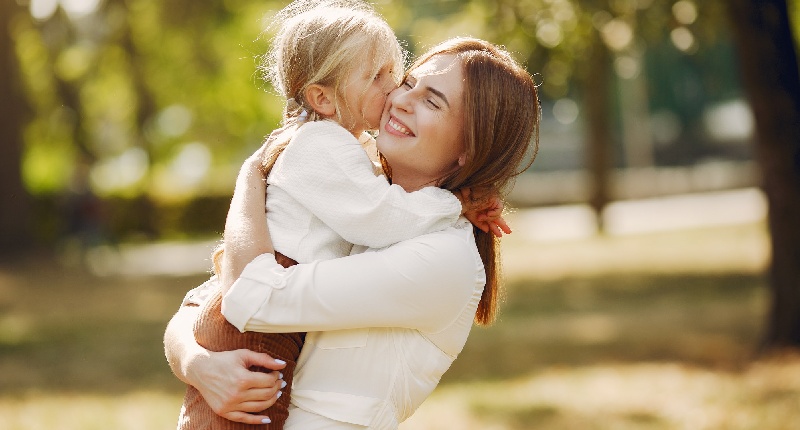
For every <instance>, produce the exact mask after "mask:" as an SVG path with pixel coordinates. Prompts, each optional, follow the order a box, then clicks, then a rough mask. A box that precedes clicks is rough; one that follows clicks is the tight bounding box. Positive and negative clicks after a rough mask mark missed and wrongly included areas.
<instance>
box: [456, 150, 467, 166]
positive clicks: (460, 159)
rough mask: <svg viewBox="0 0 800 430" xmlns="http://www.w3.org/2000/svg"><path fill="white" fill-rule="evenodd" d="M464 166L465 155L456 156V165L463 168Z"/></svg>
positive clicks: (465, 161)
mask: <svg viewBox="0 0 800 430" xmlns="http://www.w3.org/2000/svg"><path fill="white" fill-rule="evenodd" d="M465 164H467V153H466V152H462V153H461V155H459V156H458V165H459V166H460V167H464V165H465Z"/></svg>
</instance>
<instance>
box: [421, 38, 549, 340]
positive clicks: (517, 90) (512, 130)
mask: <svg viewBox="0 0 800 430" xmlns="http://www.w3.org/2000/svg"><path fill="white" fill-rule="evenodd" d="M440 54H453V55H456V56H457V57H458V58H459V59H460V60H461V65H462V67H463V72H464V124H465V130H464V140H465V148H466V163H465V164H464V166H462V167H461V168H460V169H458V170H456V171H454V172H453V173H451V174H449V175H447V176H445V177H444V178H441V179H440V180H439V181H437V185H438V186H439V187H441V188H445V189H448V190H457V189H460V188H467V187H468V188H471V189H473V190H482V191H483V192H487V191H489V192H496V193H499V194H500V195H501V196H502V195H505V194H506V193H507V192H508V190H509V188H510V186H511V184H512V182H513V179H514V178H515V177H516V176H517V175H519V174H521V173H522V172H524V171H525V170H526V169H527V168H528V167H530V165H531V163H533V160H534V158H535V157H536V152H537V151H538V149H539V118H540V110H541V108H540V105H539V96H538V92H537V89H536V84H535V82H534V80H533V78H532V77H531V75H530V73H528V72H527V71H526V70H525V69H524V68H523V67H522V66H521V65H519V64H518V63H517V62H516V61H515V60H514V59H513V58H512V57H511V55H510V54H509V53H508V52H507V51H505V50H504V49H502V48H500V47H498V46H496V45H494V44H491V43H489V42H486V41H484V40H480V39H474V38H454V39H450V40H447V41H445V42H443V43H441V44H439V45H437V46H435V47H433V48H432V49H430V50H429V51H428V52H427V53H425V54H424V55H423V56H421V57H420V58H418V59H417V60H416V62H415V63H414V64H413V65H412V66H411V69H410V70H413V69H415V68H416V67H418V66H420V65H421V64H423V63H425V62H426V61H428V60H429V59H430V58H431V57H433V56H435V55H440ZM473 231H474V234H475V241H476V243H477V246H478V252H479V253H480V255H481V259H482V260H483V265H484V268H485V271H486V286H485V287H484V290H483V295H482V296H481V301H480V304H479V305H478V310H477V312H476V314H475V322H476V323H477V324H480V325H488V324H491V323H492V322H493V321H494V318H495V315H496V312H497V301H498V298H499V290H500V278H501V273H500V249H499V245H500V242H499V239H497V238H495V237H494V236H493V235H492V234H490V233H484V232H483V231H481V230H479V229H478V228H473Z"/></svg>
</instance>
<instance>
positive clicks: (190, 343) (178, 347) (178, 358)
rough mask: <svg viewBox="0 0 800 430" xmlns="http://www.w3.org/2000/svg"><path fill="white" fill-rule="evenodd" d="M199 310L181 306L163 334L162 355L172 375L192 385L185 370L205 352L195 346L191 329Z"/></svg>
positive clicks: (195, 307) (194, 307)
mask: <svg viewBox="0 0 800 430" xmlns="http://www.w3.org/2000/svg"><path fill="white" fill-rule="evenodd" d="M199 312H200V308H199V307H197V306H181V308H180V309H179V310H178V312H177V313H176V314H175V315H174V316H173V317H172V319H171V320H170V321H169V324H167V329H166V331H165V332H164V355H165V356H166V357H167V362H168V363H169V367H170V368H171V369H172V373H174V374H175V376H177V377H178V379H180V380H181V381H183V382H185V383H187V384H192V381H190V379H191V378H190V376H189V372H188V371H187V369H188V368H189V367H190V363H191V362H192V361H193V360H194V359H195V358H196V357H199V356H202V355H204V354H207V351H206V350H205V349H204V348H203V347H201V346H200V345H198V344H197V342H196V341H195V339H194V334H193V332H192V327H193V325H194V321H195V319H196V317H197V314H198V313H199Z"/></svg>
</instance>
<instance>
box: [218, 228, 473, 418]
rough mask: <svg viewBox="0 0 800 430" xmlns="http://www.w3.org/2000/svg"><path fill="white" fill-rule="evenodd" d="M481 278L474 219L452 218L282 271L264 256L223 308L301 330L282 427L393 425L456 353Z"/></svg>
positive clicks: (252, 325) (253, 325)
mask: <svg viewBox="0 0 800 430" xmlns="http://www.w3.org/2000/svg"><path fill="white" fill-rule="evenodd" d="M485 283H486V278H485V273H484V267H483V263H482V261H481V259H480V255H479V254H478V250H477V247H476V246H475V241H474V238H473V235H472V225H471V224H470V223H469V222H468V221H467V220H466V219H464V218H461V219H459V221H458V222H457V223H456V225H455V226H454V227H450V228H448V229H445V230H442V231H438V232H435V233H430V234H426V235H423V236H419V237H416V238H413V239H409V240H405V241H403V242H400V243H397V244H395V245H392V246H389V247H387V248H383V249H369V250H367V251H366V252H364V253H361V254H357V255H351V256H349V257H344V258H339V259H335V260H327V261H316V262H314V263H310V264H300V265H297V266H294V267H290V268H288V269H285V268H283V267H282V266H280V265H278V264H277V263H276V262H275V258H274V257H273V255H272V254H264V255H261V256H259V257H257V258H256V259H255V260H253V261H252V262H251V263H250V264H249V265H248V266H247V267H246V268H245V270H244V272H243V273H242V276H241V277H240V278H239V279H238V280H237V281H236V283H234V285H233V287H232V288H231V290H230V291H229V292H228V294H227V295H226V296H225V298H224V300H223V304H222V312H223V314H224V315H225V316H226V318H227V319H228V320H229V321H230V322H231V323H233V324H234V325H235V326H236V327H238V328H239V329H240V330H242V331H245V330H249V331H261V332H293V331H307V332H309V333H308V335H307V337H306V344H305V345H304V347H303V350H302V352H301V354H300V358H299V360H298V365H297V370H296V372H295V379H294V385H293V388H292V409H291V412H290V414H289V421H288V422H287V425H286V429H287V430H289V429H303V430H306V428H307V427H306V426H307V425H308V423H311V422H314V423H315V424H314V428H325V429H345V428H347V429H349V428H359V427H358V426H363V427H366V428H369V429H394V428H397V426H398V425H399V423H400V422H402V421H404V420H405V419H406V418H408V417H409V416H411V414H412V413H413V412H414V411H415V410H416V409H417V407H419V405H420V404H421V403H422V402H423V400H425V398H426V397H427V396H428V395H429V394H430V393H431V392H432V391H433V389H434V388H435V387H436V385H437V384H438V383H439V379H440V378H441V376H442V375H443V374H444V372H445V371H446V370H447V369H448V368H449V367H450V364H451V363H452V362H453V360H455V358H456V356H457V355H458V354H459V353H460V352H461V350H462V348H463V347H464V343H465V342H466V340H467V336H468V334H469V331H470V329H471V327H472V323H473V319H474V317H475V310H476V309H477V306H478V302H479V301H480V298H481V293H482V292H483V287H484V285H485ZM299 423H303V424H299ZM353 425H356V427H353Z"/></svg>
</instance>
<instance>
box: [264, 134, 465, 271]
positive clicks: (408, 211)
mask: <svg viewBox="0 0 800 430" xmlns="http://www.w3.org/2000/svg"><path fill="white" fill-rule="evenodd" d="M374 143H375V142H374V139H372V138H371V137H369V135H368V134H366V133H365V134H364V136H363V137H362V139H361V142H359V140H357V139H356V138H355V137H354V136H353V135H352V134H351V133H350V132H348V131H347V130H345V129H344V128H343V127H342V126H341V125H339V124H337V123H335V122H333V121H314V122H309V123H305V124H303V125H302V126H301V127H300V128H299V129H298V130H297V132H296V134H295V135H294V136H293V137H292V140H291V142H290V143H289V145H287V147H286V149H284V151H283V153H281V155H280V156H279V157H278V160H277V162H276V163H275V165H274V167H273V169H272V171H271V172H270V174H269V177H268V178H267V184H268V185H269V186H268V188H267V203H266V206H267V224H268V226H269V232H270V237H271V239H272V243H273V245H274V246H275V249H276V250H277V251H278V252H280V253H282V254H283V255H285V256H287V257H289V258H292V259H294V260H295V261H298V262H301V263H307V262H311V261H315V260H326V259H331V258H336V257H343V256H345V255H349V254H350V250H351V247H352V245H353V244H356V245H363V246H367V247H376V248H380V247H384V246H388V245H391V244H393V243H397V242H399V241H401V240H404V239H409V238H412V237H415V236H419V235H421V234H425V233H429V232H433V231H437V230H441V229H444V228H446V227H449V226H452V225H453V224H454V223H455V222H456V220H457V219H458V217H459V215H460V214H461V203H460V202H459V200H458V199H457V198H456V197H455V195H453V193H451V192H449V191H446V190H443V189H441V188H436V187H426V188H423V189H422V190H419V191H415V192H413V193H407V192H405V190H403V188H401V187H400V186H398V185H389V183H388V182H387V181H386V178H385V177H383V176H376V175H375V169H374V167H375V166H374V164H373V162H372V160H370V157H369V156H368V155H367V151H370V152H373V153H374V151H375V149H374Z"/></svg>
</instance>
